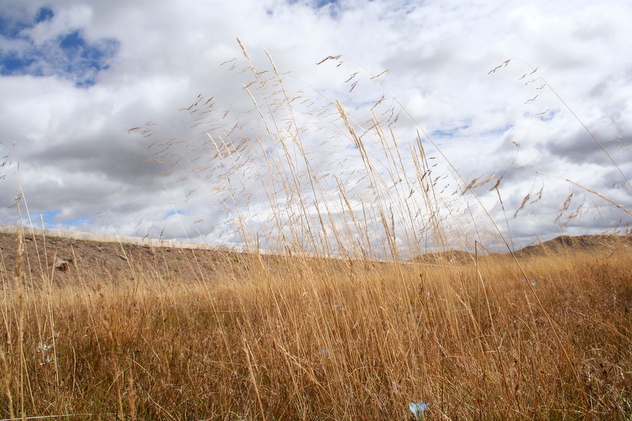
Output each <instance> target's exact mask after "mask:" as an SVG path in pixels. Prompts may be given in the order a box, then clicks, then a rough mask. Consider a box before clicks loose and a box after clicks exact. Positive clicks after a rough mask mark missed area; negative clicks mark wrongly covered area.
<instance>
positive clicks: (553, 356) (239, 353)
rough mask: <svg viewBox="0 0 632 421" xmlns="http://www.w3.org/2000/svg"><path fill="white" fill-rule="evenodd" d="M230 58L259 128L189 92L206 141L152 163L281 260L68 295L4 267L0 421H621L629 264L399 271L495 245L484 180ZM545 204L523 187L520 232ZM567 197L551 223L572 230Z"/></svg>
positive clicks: (152, 265) (571, 260)
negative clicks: (481, 192)
mask: <svg viewBox="0 0 632 421" xmlns="http://www.w3.org/2000/svg"><path fill="white" fill-rule="evenodd" d="M242 48H243V45H242ZM243 49H244V56H245V57H246V61H247V62H246V66H245V70H246V72H248V74H250V76H251V77H252V79H253V80H251V81H250V82H248V83H247V84H245V87H244V90H245V91H246V93H247V94H248V96H249V98H250V99H251V100H252V103H253V105H254V108H253V111H254V112H253V113H251V114H252V115H255V114H256V115H255V117H254V120H255V121H256V122H255V123H252V121H253V119H248V121H249V122H250V124H254V126H255V127H250V126H248V125H247V124H246V123H244V122H242V120H241V119H240V118H239V116H237V117H236V118H235V120H231V119H230V118H227V117H226V116H227V115H228V113H224V112H222V111H221V110H218V109H217V107H216V104H215V103H214V100H213V98H210V99H207V98H205V97H202V96H200V97H198V98H197V99H196V102H195V103H194V104H193V105H191V106H190V107H188V108H185V109H184V110H186V111H187V112H190V113H191V114H192V115H194V116H195V118H196V120H195V125H208V126H209V127H210V128H209V129H208V131H206V132H205V135H206V136H205V140H202V141H190V140H186V139H171V140H169V141H166V142H163V143H156V145H155V146H156V147H158V148H159V149H160V150H159V151H158V152H157V153H156V157H157V160H158V161H161V162H167V163H172V166H173V172H174V174H176V175H175V176H174V175H172V174H169V175H167V177H173V178H174V179H175V178H176V177H177V178H179V179H181V180H187V181H188V182H194V183H197V185H198V191H200V192H203V193H204V194H208V195H209V198H210V199H211V201H212V202H214V203H218V204H219V205H220V206H221V207H223V208H225V210H226V212H227V215H228V222H227V223H232V224H233V226H234V227H236V228H235V233H236V235H237V237H238V238H239V240H240V241H241V242H243V243H244V244H245V245H247V246H251V247H252V248H253V249H255V248H257V247H259V246H260V245H264V246H266V247H268V248H276V249H278V250H282V251H283V252H284V253H283V254H280V255H279V256H276V257H275V256H263V255H258V254H254V253H253V254H250V255H242V256H237V255H226V259H220V260H217V261H215V262H214V263H213V264H214V265H215V266H214V270H213V271H212V272H211V273H208V272H206V271H205V270H203V269H202V267H203V266H202V265H200V264H199V263H198V262H197V261H194V260H191V261H187V262H183V264H186V265H187V267H189V268H192V270H193V271H195V270H197V272H196V273H194V274H192V275H191V274H189V275H187V276H184V275H183V274H182V273H179V272H176V271H172V270H168V269H167V268H166V266H161V264H160V263H159V262H157V261H156V260H151V259H149V257H148V258H147V261H145V260H143V259H141V258H136V259H126V262H127V263H126V265H125V267H124V268H123V269H122V270H121V271H120V272H117V273H115V274H111V275H110V276H108V277H100V276H99V275H98V274H97V273H96V272H91V271H90V267H89V266H88V267H82V266H81V262H80V261H76V267H74V268H73V270H76V271H77V273H80V274H81V276H78V277H77V278H76V281H75V282H56V279H55V278H54V276H53V275H54V271H48V269H46V270H42V271H40V274H39V276H35V275H33V273H34V272H33V271H32V270H31V271H29V272H28V273H26V272H25V271H24V270H23V263H18V264H17V266H16V269H17V271H15V272H11V271H9V270H6V268H5V270H2V271H0V274H1V276H2V279H1V284H0V287H1V289H2V291H1V294H2V297H1V300H2V303H1V306H0V317H1V319H2V323H0V335H1V336H2V337H3V338H4V340H3V341H1V342H0V370H2V379H3V381H2V383H1V384H0V386H1V387H2V397H1V398H0V416H2V417H4V418H10V419H15V418H18V419H20V418H21V419H26V418H28V417H56V418H59V417H63V418H70V419H95V420H97V419H99V420H100V419H118V420H124V419H129V420H358V419H360V420H393V419H395V420H397V419H401V420H405V419H410V417H411V416H412V414H411V413H410V412H409V409H408V404H409V403H410V402H419V401H424V402H427V403H430V407H429V409H428V412H427V414H426V415H427V419H429V420H435V419H436V420H440V419H443V420H576V419H582V420H602V419H609V420H610V419H615V420H616V419H621V420H624V419H629V417H630V415H631V414H632V355H631V353H632V331H631V328H632V318H631V316H630V305H632V304H631V303H632V282H631V277H630V274H631V273H632V272H631V270H632V254H630V253H620V252H612V249H611V251H610V252H608V253H605V254H600V253H596V252H595V251H592V252H585V251H577V250H570V251H569V250H567V251H564V250H562V251H561V252H555V253H554V252H552V251H551V252H548V253H545V254H541V255H529V256H527V257H520V258H517V259H516V258H511V257H507V256H495V255H489V256H485V257H482V256H477V257H475V258H470V259H469V260H468V259H459V261H458V262H456V261H453V262H451V263H449V264H446V265H441V264H439V265H427V264H426V265H424V264H422V263H420V262H418V263H407V262H404V261H403V260H405V259H407V258H409V257H413V256H416V255H419V254H421V253H422V252H427V251H433V252H444V251H446V250H449V249H451V248H453V247H454V245H455V241H454V239H457V241H456V245H457V246H459V245H460V246H463V247H457V248H461V249H468V250H470V251H471V249H472V248H473V246H474V245H476V246H475V247H477V251H480V250H478V245H480V244H481V243H483V244H488V243H489V244H501V245H502V244H504V245H505V246H507V247H508V243H509V242H510V240H511V239H510V238H509V239H508V238H504V237H503V236H502V235H501V230H500V228H499V223H498V222H496V221H493V220H492V218H491V215H490V214H489V213H488V212H487V211H486V210H485V209H484V208H483V207H482V204H481V201H479V200H478V197H477V196H476V193H475V190H476V189H480V188H481V187H482V186H483V185H484V184H487V183H490V182H493V180H494V177H492V176H486V177H483V178H484V181H480V182H479V181H478V179H474V180H471V181H469V182H468V181H466V180H465V179H464V178H463V177H462V176H461V175H460V174H459V172H458V169H456V168H454V166H452V165H451V163H450V162H449V161H448V160H447V158H446V157H445V156H443V154H442V153H441V151H440V150H439V149H438V148H437V149H436V153H437V157H443V158H446V162H443V163H442V164H441V165H439V166H438V164H437V163H435V161H431V159H432V158H435V157H428V156H427V155H426V150H425V148H426V146H427V145H426V140H425V139H423V140H422V137H421V135H420V134H419V133H425V132H424V131H423V129H422V128H421V127H420V126H418V124H417V123H416V122H414V119H413V118H412V115H410V114H408V116H409V117H410V118H411V120H412V123H413V126H414V127H415V128H414V130H413V131H416V132H417V135H416V138H415V136H414V135H413V136H412V139H413V141H412V142H411V141H407V142H402V141H401V140H400V138H398V135H397V133H399V132H398V130H399V129H398V125H397V124H398V123H397V122H398V120H399V118H400V114H401V115H405V114H406V111H405V110H399V111H398V110H396V109H395V105H388V104H387V102H389V101H390V102H391V104H396V105H397V101H396V100H394V99H392V98H391V99H389V100H385V99H384V97H382V99H380V100H378V101H375V106H374V107H373V108H372V109H371V112H370V116H365V117H367V118H366V119H365V121H364V122H362V121H357V120H356V119H354V118H353V116H351V115H350V114H349V113H348V112H347V111H346V110H345V108H344V106H343V104H342V103H341V102H340V101H337V100H336V101H332V100H328V99H326V98H324V99H323V98H312V97H310V96H308V95H306V94H304V93H301V92H292V91H290V90H289V89H286V85H285V84H286V82H287V79H288V77H287V75H284V74H281V73H279V71H278V69H277V68H276V66H275V65H274V63H273V62H272V60H271V59H270V65H271V69H270V70H265V71H258V70H256V69H255V67H254V65H253V64H252V61H251V59H250V56H249V55H248V53H247V52H246V50H245V48H243ZM268 58H269V56H268ZM338 59H339V57H329V58H328V60H334V61H335V60H338ZM231 63H234V62H232V61H231ZM321 63H324V61H323V62H321ZM231 65H233V66H236V65H235V64H231ZM380 74H381V73H380ZM378 76H379V75H378ZM378 76H375V77H372V78H371V79H374V78H376V77H378ZM362 77H363V75H362V74H359V73H357V72H356V73H354V74H353V75H352V77H350V78H349V79H348V81H347V82H348V83H351V82H353V83H352V85H351V89H350V91H351V90H355V91H356V92H357V91H358V90H360V89H362V84H359V82H360V81H361V80H362ZM365 79H366V78H365ZM319 101H320V102H319ZM313 120H318V121H325V122H328V123H329V124H331V126H333V127H334V130H333V133H331V132H330V133H325V134H322V135H320V134H319V136H322V139H323V140H322V144H318V145H317V146H318V148H319V150H320V149H322V150H325V151H326V152H327V153H329V152H330V151H329V149H327V146H334V147H335V146H336V145H338V146H340V145H342V146H341V147H340V148H339V149H337V151H338V152H341V153H343V152H344V153H349V154H351V153H355V154H356V155H354V159H355V162H358V163H360V165H359V168H354V170H353V171H352V172H345V168H346V166H345V161H344V159H347V158H349V157H350V156H351V155H344V156H343V157H342V158H340V159H341V160H342V161H338V160H337V159H338V158H337V157H334V156H332V157H327V158H326V159H322V158H320V157H319V156H317V154H315V153H314V152H313V149H315V145H314V132H310V130H309V126H310V122H311V121H313ZM153 125H154V124H153V123H151V124H150V125H148V126H146V127H144V128H140V127H139V128H135V129H132V130H133V131H139V132H140V133H142V134H143V135H146V136H150V135H152V133H153V132H152V130H153V127H150V126H153ZM409 135H410V133H408V135H407V136H408V137H409V138H410V137H411V136H409ZM426 137H427V136H426ZM429 140H430V142H431V144H432V145H434V143H432V140H431V139H429ZM321 147H322V148H321ZM434 147H435V148H436V147H437V145H434ZM349 150H351V151H352V152H349ZM319 161H324V164H323V162H320V164H321V165H319ZM183 163H186V164H188V165H189V166H190V167H189V169H186V167H185V166H183V165H182V164H183ZM341 169H342V170H341ZM345 176H346V177H348V178H345ZM446 177H447V181H445V180H446ZM501 180H502V177H501V178H499V179H497V180H496V181H495V184H494V186H493V187H492V190H495V191H496V193H497V194H498V199H499V202H500V204H501V206H502V209H503V210H504V211H505V213H506V214H507V215H511V214H512V213H513V212H512V210H510V209H505V205H504V204H503V202H502V196H501V193H500V187H502V186H500V185H501ZM570 184H572V185H573V186H575V187H577V188H580V189H583V191H584V192H586V193H588V194H593V195H594V196H596V200H597V201H599V199H602V202H605V203H606V204H607V205H608V204H609V205H614V207H615V208H617V209H619V210H623V211H625V212H624V213H625V214H629V212H628V211H627V209H625V208H622V207H621V206H620V205H618V204H616V203H613V202H612V201H610V200H608V199H607V198H605V197H603V196H600V195H599V194H598V193H597V192H593V191H591V190H589V189H585V188H583V187H581V186H580V185H578V184H576V183H573V182H570ZM499 186H500V187H499ZM444 191H447V192H452V194H451V195H447V194H443V192H444ZM193 193H195V191H193V192H191V193H190V194H193ZM541 198H542V190H540V192H538V193H537V194H536V195H535V199H533V200H531V196H530V195H529V193H527V196H525V199H524V200H523V203H522V204H521V205H520V207H519V208H518V209H517V210H515V213H514V216H515V215H516V214H517V213H518V212H520V211H522V210H523V208H526V207H529V206H531V205H533V204H534V203H536V202H537V201H538V200H540V199H541ZM572 199H573V194H572V193H571V194H570V195H569V197H568V198H567V199H566V201H565V202H564V204H563V205H562V207H561V209H560V211H559V212H558V217H557V219H556V221H557V220H559V219H560V218H561V217H562V216H565V217H566V218H565V219H569V220H570V219H574V218H577V217H578V214H579V213H578V210H579V209H580V208H581V206H582V205H579V207H577V209H576V210H575V211H573V207H574V206H576V204H575V203H574V202H572ZM529 200H531V201H529ZM262 203H263V205H262ZM477 207H478V210H477ZM262 209H264V210H262ZM253 221H254V222H253ZM18 249H19V247H18ZM481 250H482V249H481ZM40 252H43V250H40ZM301 252H308V253H313V254H315V255H317V256H320V257H306V256H305V255H301V254H300V253H301ZM17 254H18V256H21V255H22V253H21V251H20V250H18V253H17ZM331 254H337V255H338V256H341V257H342V258H341V259H331V258H327V257H325V256H326V255H331ZM437 256H439V257H444V256H445V255H435V256H433V257H432V259H434V261H433V262H435V263H442V261H440V259H439V260H437ZM375 257H388V258H391V259H392V260H393V262H390V263H386V262H378V261H376V260H374V258H375ZM44 260H45V259H40V261H44ZM196 268H197V269H196ZM13 273H15V275H13Z"/></svg>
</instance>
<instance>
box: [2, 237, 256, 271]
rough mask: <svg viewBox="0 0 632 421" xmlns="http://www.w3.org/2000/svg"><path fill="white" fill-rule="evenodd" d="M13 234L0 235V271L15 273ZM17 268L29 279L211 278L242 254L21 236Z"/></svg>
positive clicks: (15, 257)
mask: <svg viewBox="0 0 632 421" xmlns="http://www.w3.org/2000/svg"><path fill="white" fill-rule="evenodd" d="M18 248H19V243H18V236H17V235H15V234H0V275H1V278H2V279H3V280H5V281H6V280H11V279H14V278H15V275H16V270H17V269H18ZM23 250H24V251H23V253H22V259H21V263H20V264H19V268H20V270H21V271H22V272H23V273H24V274H25V278H26V279H27V280H28V281H30V282H39V281H41V280H42V279H53V280H55V281H56V282H64V281H77V280H81V281H82V282H93V281H109V280H114V281H116V280H119V279H122V278H125V279H129V278H133V277H134V276H141V275H142V276H151V275H157V276H161V277H164V276H169V277H181V278H182V279H188V280H208V279H212V278H213V276H214V275H215V274H216V272H217V271H218V270H220V269H221V270H224V269H225V268H226V267H227V266H234V263H237V262H239V261H242V260H245V259H246V258H247V256H246V255H244V254H242V253H234V252H225V251H218V250H191V249H179V248H166V247H165V248H157V247H150V246H140V245H132V244H122V243H102V242H96V241H83V240H74V239H69V238H58V237H41V236H29V235H26V236H25V238H24V241H23Z"/></svg>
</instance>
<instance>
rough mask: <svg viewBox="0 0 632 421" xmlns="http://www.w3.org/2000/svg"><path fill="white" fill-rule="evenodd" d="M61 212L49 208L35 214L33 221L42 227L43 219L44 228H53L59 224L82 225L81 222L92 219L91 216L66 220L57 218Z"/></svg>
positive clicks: (34, 224)
mask: <svg viewBox="0 0 632 421" xmlns="http://www.w3.org/2000/svg"><path fill="white" fill-rule="evenodd" d="M60 213H61V211H59V210H49V211H46V212H42V213H39V214H36V215H34V218H33V219H32V221H33V226H35V227H38V228H41V225H42V221H44V228H53V227H55V226H57V225H59V224H61V225H67V226H72V225H81V224H85V223H87V222H89V221H90V217H87V216H86V217H81V218H74V219H67V220H64V221H59V220H57V216H58V215H59V214H60Z"/></svg>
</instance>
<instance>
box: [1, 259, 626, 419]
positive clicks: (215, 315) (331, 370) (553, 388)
mask: <svg viewBox="0 0 632 421" xmlns="http://www.w3.org/2000/svg"><path fill="white" fill-rule="evenodd" d="M628 256H629V255H628V254H622V255H617V256H611V257H608V256H606V255H604V256H598V257H595V256H594V255H593V254H584V255H582V254H577V255H570V256H568V255H567V256H559V255H548V256H544V257H537V258H533V259H530V260H525V261H523V262H522V268H518V267H517V266H516V264H515V262H513V265H512V263H511V261H509V260H508V262H506V263H504V264H500V263H498V261H496V260H494V259H488V260H487V261H482V262H479V263H478V266H476V265H474V264H473V263H472V264H468V265H462V266H456V265H454V266H444V267H432V266H423V265H415V264H405V263H399V264H387V263H375V262H369V261H352V260H346V261H331V260H326V259H307V258H297V257H294V258H270V257H267V258H260V257H258V256H256V255H253V256H251V257H250V258H249V259H246V260H242V261H241V263H240V264H239V267H234V268H230V270H226V271H224V275H223V276H220V277H218V278H216V279H213V280H210V281H205V282H202V281H191V280H189V279H177V278H174V277H171V278H169V279H166V278H163V277H160V276H152V275H151V274H149V273H146V274H141V275H140V276H139V277H137V278H136V279H134V280H126V277H125V276H122V277H121V279H119V280H118V281H116V282H98V281H97V282H96V283H94V284H91V283H88V282H86V283H83V284H80V285H68V284H66V285H61V284H57V285H55V284H52V283H49V284H42V285H39V286H36V285H32V286H28V287H26V286H25V287H20V286H19V285H16V284H14V283H13V280H11V279H3V284H2V285H3V288H2V307H1V308H2V324H1V328H0V333H1V335H2V337H3V338H5V341H3V344H2V349H1V355H2V358H1V360H2V365H1V366H2V370H3V379H4V383H3V384H4V386H3V388H4V390H3V397H2V400H1V402H2V408H4V409H2V413H1V416H3V417H4V418H13V417H15V416H16V415H17V416H18V417H19V414H24V416H32V415H37V416H46V415H63V414H75V415H73V418H79V419H115V418H117V419H152V420H154V419H155V420H158V419H161V420H162V419H164V420H172V419H178V420H193V419H197V420H203V419H214V420H255V419H267V420H277V419H285V420H293V419H305V420H326V419H329V420H345V419H367V420H369V419H371V420H381V419H383V420H386V419H389V420H390V419H407V417H408V416H409V415H410V414H409V413H407V411H408V409H407V404H408V403H409V402H417V401H419V400H424V401H425V402H430V403H431V406H430V409H429V411H428V414H427V415H428V419H484V420H510V419H511V420H514V419H515V420H520V419H595V420H597V419H626V416H628V415H629V414H630V411H632V408H630V404H631V403H632V401H631V399H632V390H631V387H632V355H631V353H632V330H631V329H632V319H631V317H630V305H631V303H632V284H631V283H630V275H629V274H630V270H631V269H632V259H630V257H628ZM225 264H227V265H228V264H229V263H225ZM144 267H146V266H144ZM523 272H524V274H526V275H527V276H528V279H525V278H524V277H523ZM229 273H230V274H232V275H231V276H228V274H229ZM21 406H23V409H22V407H21ZM87 414H91V415H87Z"/></svg>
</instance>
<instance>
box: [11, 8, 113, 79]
mask: <svg viewBox="0 0 632 421" xmlns="http://www.w3.org/2000/svg"><path fill="white" fill-rule="evenodd" d="M54 18H55V12H54V11H53V10H52V9H50V8H46V7H42V8H40V9H39V10H38V11H37V13H36V14H35V16H34V17H33V19H32V21H27V22H23V21H20V20H17V19H12V18H11V17H10V16H7V15H5V14H3V13H2V12H0V37H2V38H4V40H5V42H4V43H3V44H4V45H5V47H3V48H0V75H1V76H20V75H32V76H40V77H42V76H57V77H62V78H65V79H69V80H72V81H74V82H75V86H77V87H79V88H87V87H90V86H92V85H94V84H95V83H96V82H97V76H98V74H99V72H100V71H102V70H106V69H108V68H109V62H110V61H111V59H112V58H113V57H114V56H115V55H116V53H117V52H118V49H119V47H120V43H119V41H118V40H116V39H114V38H102V39H99V40H96V41H89V40H88V39H87V38H86V37H85V35H84V32H83V30H82V29H72V30H68V32H66V33H63V34H61V35H59V36H57V37H55V38H51V39H48V40H46V41H45V42H43V43H42V44H40V45H37V44H36V43H35V42H34V41H33V39H31V37H30V36H29V35H28V32H26V31H25V29H29V28H34V27H35V26H37V25H39V24H41V23H42V22H46V21H49V20H52V19H54Z"/></svg>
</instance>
